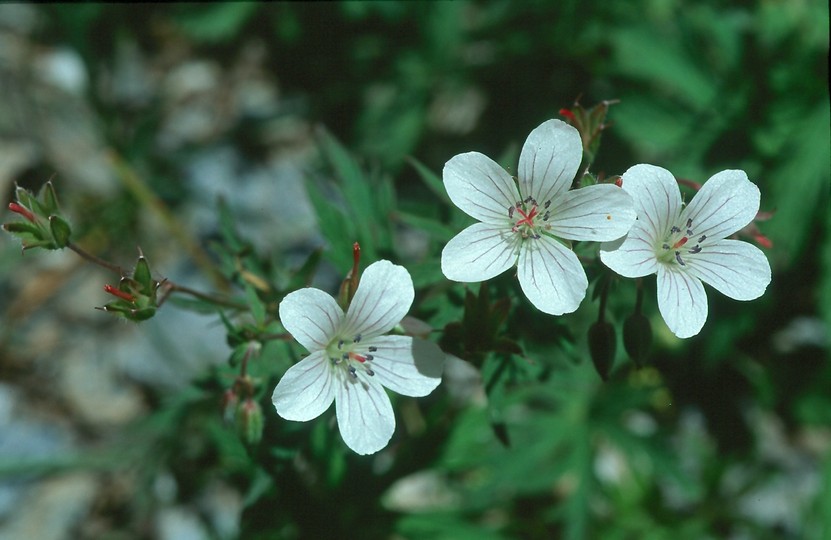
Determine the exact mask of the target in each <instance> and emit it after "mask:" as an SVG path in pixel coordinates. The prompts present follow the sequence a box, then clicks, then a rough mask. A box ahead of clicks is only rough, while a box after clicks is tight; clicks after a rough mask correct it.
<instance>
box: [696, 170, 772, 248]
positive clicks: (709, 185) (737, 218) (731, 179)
mask: <svg viewBox="0 0 831 540" xmlns="http://www.w3.org/2000/svg"><path fill="white" fill-rule="evenodd" d="M759 198H760V194H759V188H758V187H756V184H754V183H753V182H751V181H750V180H748V179H747V174H746V173H745V172H744V171H734V170H727V171H721V172H720V173H717V174H715V175H713V176H712V177H711V178H710V179H709V180H707V181H706V182H704V186H703V187H702V188H701V190H699V192H698V193H696V194H695V197H693V200H692V201H691V202H690V204H689V205H688V206H687V208H685V209H684V212H683V214H682V215H681V221H682V222H686V221H687V220H688V219H692V230H693V231H695V235H696V236H699V235H702V234H703V235H707V237H708V238H710V239H712V240H717V239H721V238H724V237H725V236H727V235H730V234H733V233H734V232H736V231H738V230H739V229H741V228H742V227H744V226H745V225H747V224H748V223H750V222H751V221H753V218H754V217H756V212H758V211H759Z"/></svg>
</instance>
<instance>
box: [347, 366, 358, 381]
mask: <svg viewBox="0 0 831 540" xmlns="http://www.w3.org/2000/svg"><path fill="white" fill-rule="evenodd" d="M346 369H347V370H349V374H350V375H352V378H353V379H357V378H358V373H357V371H358V370H356V369H355V366H349V367H348V368H346Z"/></svg>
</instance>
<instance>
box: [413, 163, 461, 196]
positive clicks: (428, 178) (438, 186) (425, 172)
mask: <svg viewBox="0 0 831 540" xmlns="http://www.w3.org/2000/svg"><path fill="white" fill-rule="evenodd" d="M407 161H409V162H410V165H412V166H413V168H414V169H415V170H416V172H417V173H418V176H419V178H421V180H422V182H424V185H425V186H427V188H428V189H430V191H432V192H433V193H434V194H435V195H436V196H437V197H438V198H439V199H441V200H442V201H444V202H445V203H446V204H451V202H450V197H449V196H448V195H447V190H446V189H444V182H442V180H441V178H439V177H438V175H436V173H434V172H433V171H431V170H430V169H429V168H428V167H427V166H426V165H424V164H423V163H421V162H420V161H418V160H417V159H416V158H414V157H409V158H407Z"/></svg>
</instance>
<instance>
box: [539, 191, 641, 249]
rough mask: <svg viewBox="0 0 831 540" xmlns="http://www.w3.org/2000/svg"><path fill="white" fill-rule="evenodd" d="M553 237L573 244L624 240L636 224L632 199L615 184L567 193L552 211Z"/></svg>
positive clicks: (552, 206)
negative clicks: (579, 241) (564, 239)
mask: <svg viewBox="0 0 831 540" xmlns="http://www.w3.org/2000/svg"><path fill="white" fill-rule="evenodd" d="M549 211H550V212H551V219H550V220H549V221H548V223H550V224H551V230H550V232H551V234H553V235H554V236H558V237H560V238H567V239H569V240H591V241H595V242H602V241H606V240H615V239H617V238H620V237H622V236H624V235H625V234H626V233H627V232H629V229H630V228H632V224H633V223H634V222H635V218H636V217H637V214H636V213H635V206H634V202H633V201H632V197H631V196H630V195H629V194H628V193H626V192H625V191H624V190H622V189H620V188H619V187H617V186H614V185H612V184H598V185H595V186H589V187H585V188H581V189H575V190H572V191H568V192H566V193H563V195H562V196H561V197H558V198H557V199H555V200H554V202H553V203H552V205H551V207H550V208H549Z"/></svg>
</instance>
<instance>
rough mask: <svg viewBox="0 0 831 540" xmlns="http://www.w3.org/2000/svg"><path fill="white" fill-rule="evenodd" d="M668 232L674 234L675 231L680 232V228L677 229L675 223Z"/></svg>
mask: <svg viewBox="0 0 831 540" xmlns="http://www.w3.org/2000/svg"><path fill="white" fill-rule="evenodd" d="M669 232H671V233H673V234H675V233H679V232H681V229H679V228H678V227H676V226H675V225H673V226H672V228H671V229H670V230H669Z"/></svg>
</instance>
